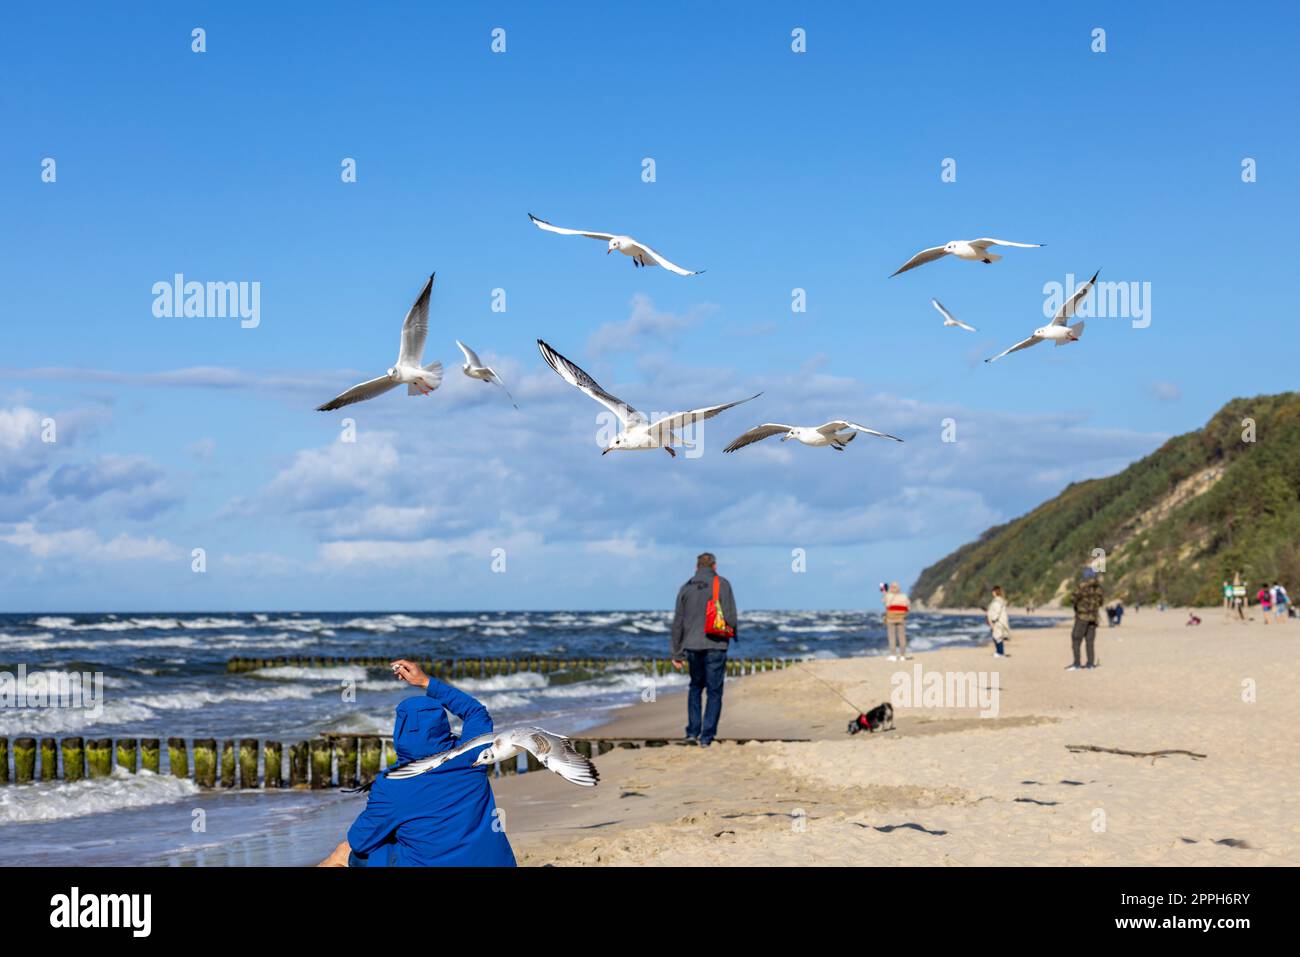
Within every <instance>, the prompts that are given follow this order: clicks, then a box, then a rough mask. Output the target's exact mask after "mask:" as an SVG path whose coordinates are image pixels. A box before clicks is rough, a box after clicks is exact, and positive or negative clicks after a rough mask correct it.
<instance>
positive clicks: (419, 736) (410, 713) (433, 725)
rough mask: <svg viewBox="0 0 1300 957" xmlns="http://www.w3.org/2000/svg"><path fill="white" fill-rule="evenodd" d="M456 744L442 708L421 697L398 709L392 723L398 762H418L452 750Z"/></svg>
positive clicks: (399, 706) (411, 699)
mask: <svg viewBox="0 0 1300 957" xmlns="http://www.w3.org/2000/svg"><path fill="white" fill-rule="evenodd" d="M453 743H454V741H453V738H452V736H451V725H450V724H448V723H447V714H446V712H445V711H444V710H443V707H442V705H441V704H439V703H438V702H437V701H434V700H433V699H432V698H429V697H426V696H425V695H420V697H418V698H407V699H406V700H405V701H403V702H402V703H401V704H399V705H398V706H397V719H396V720H395V721H394V722H393V750H394V751H396V752H397V758H398V760H399V761H416V760H418V759H420V758H427V757H429V755H431V754H438V753H439V752H441V751H446V750H449V749H450V748H451V747H452V745H453Z"/></svg>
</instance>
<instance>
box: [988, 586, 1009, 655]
mask: <svg viewBox="0 0 1300 957" xmlns="http://www.w3.org/2000/svg"><path fill="white" fill-rule="evenodd" d="M985 617H986V618H987V619H988V623H989V630H990V631H992V633H993V657H994V658H1009V657H1011V656H1010V655H1008V654H1007V653H1006V652H1005V651H1004V650H1003V648H1002V643H1003V642H1004V641H1006V640H1007V639H1008V638H1010V637H1011V619H1010V618H1009V617H1008V615H1007V597H1006V595H1005V594H1003V592H1002V586H1001V585H994V586H993V600H992V601H990V602H989V607H988V611H987V612H986V613H985Z"/></svg>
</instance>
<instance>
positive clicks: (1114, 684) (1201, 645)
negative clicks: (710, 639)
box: [495, 609, 1300, 866]
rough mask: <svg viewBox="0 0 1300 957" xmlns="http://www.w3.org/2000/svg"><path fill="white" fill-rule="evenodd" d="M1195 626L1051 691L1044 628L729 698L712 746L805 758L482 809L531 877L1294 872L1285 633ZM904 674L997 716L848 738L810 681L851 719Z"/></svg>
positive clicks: (504, 799) (1101, 651)
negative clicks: (957, 869)
mask: <svg viewBox="0 0 1300 957" xmlns="http://www.w3.org/2000/svg"><path fill="white" fill-rule="evenodd" d="M1045 613H1047V614H1059V612H1051V611H1048V612H1045ZM1200 615H1201V617H1202V619H1203V621H1204V623H1203V624H1202V625H1201V626H1199V627H1186V626H1185V625H1184V622H1185V621H1186V619H1187V612H1186V611H1185V610H1173V609H1171V610H1169V611H1165V612H1158V611H1155V610H1144V611H1142V612H1140V613H1133V612H1132V611H1130V613H1129V614H1128V615H1126V616H1125V620H1124V624H1123V626H1122V627H1119V628H1108V627H1106V626H1105V625H1104V624H1103V625H1102V627H1101V628H1100V629H1099V632H1098V641H1097V645H1098V657H1099V660H1100V667H1098V668H1097V669H1095V670H1091V671H1078V672H1067V671H1065V670H1064V667H1065V665H1067V664H1068V663H1069V661H1070V641H1069V630H1068V627H1067V626H1066V625H1065V624H1061V625H1059V626H1057V627H1053V628H1050V629H1045V630H1041V631H1036V632H1033V633H1022V634H1021V635H1020V637H1017V638H1013V640H1012V642H1011V643H1010V645H1009V646H1008V651H1009V652H1010V657H1008V658H1005V659H996V658H994V657H992V653H991V650H988V649H983V648H950V649H941V650H936V651H932V652H928V653H921V654H917V655H916V656H914V658H913V660H911V661H908V662H905V663H900V662H890V661H888V660H886V659H885V658H884V657H861V658H848V659H837V660H819V661H816V662H813V663H809V664H807V665H803V666H800V667H798V668H792V669H789V670H786V671H781V672H773V673H768V674H760V675H754V676H749V677H745V678H741V679H738V680H732V681H728V683H727V687H726V696H725V707H724V711H723V717H722V724H721V727H720V729H719V734H720V736H724V737H750V736H752V737H763V738H774V737H780V738H800V739H803V738H806V739H808V740H807V741H806V742H804V741H800V742H797V743H754V742H751V743H748V744H743V745H737V744H717V745H715V746H714V747H712V748H710V749H700V748H694V747H663V748H650V749H638V750H615V751H611V752H609V753H607V754H605V755H602V756H601V757H599V758H598V760H597V765H598V768H599V770H600V773H601V784H600V786H599V787H597V788H595V789H593V790H590V791H584V790H579V789H577V788H573V787H572V786H570V785H568V784H566V783H565V782H564V781H562V780H560V779H559V778H557V777H555V776H553V775H545V774H536V775H521V776H518V777H512V778H506V779H500V780H497V781H496V782H495V790H496V796H497V802H498V804H499V806H500V807H502V808H503V809H504V811H505V813H506V823H507V829H508V833H509V834H510V837H511V841H512V843H513V845H514V848H515V851H516V855H517V857H518V859H519V862H520V864H522V865H531V866H542V865H577V864H588V865H589V864H609V865H737V866H758V865H807V864H823V865H890V864H893V865H976V864H990V865H1035V864H1037V865H1056V866H1063V865H1286V864H1291V865H1294V864H1297V863H1300V823H1297V822H1298V821H1300V793H1298V790H1300V789H1297V788H1296V786H1295V785H1296V768H1297V767H1300V740H1298V739H1297V736H1296V734H1295V728H1296V727H1297V723H1298V722H1300V696H1297V695H1296V694H1295V691H1296V675H1297V673H1298V672H1297V665H1300V652H1298V651H1297V641H1300V622H1296V621H1284V622H1281V623H1275V624H1270V625H1268V626H1265V625H1264V624H1263V623H1262V622H1261V621H1259V620H1254V621H1252V622H1249V623H1245V624H1242V623H1230V622H1225V621H1224V619H1223V613H1222V611H1221V610H1220V609H1210V610H1205V611H1202V612H1200ZM918 667H919V668H920V669H921V674H922V679H921V680H922V681H924V680H925V679H924V675H926V674H930V673H934V672H939V673H942V674H943V675H944V677H945V678H946V677H947V675H948V674H949V673H952V674H953V675H958V674H960V673H972V679H973V680H974V681H976V682H977V683H978V684H979V686H980V687H982V688H983V689H985V693H986V694H989V693H991V689H992V688H993V686H994V684H995V683H996V687H997V695H996V699H992V698H990V699H986V701H985V708H984V709H983V710H985V711H992V710H994V709H992V708H990V707H988V704H989V703H990V701H994V700H995V702H996V714H995V715H989V716H983V717H982V716H981V708H980V707H979V706H972V703H971V702H970V701H969V700H968V701H967V702H966V706H965V707H956V706H947V705H945V706H937V707H936V706H926V705H925V703H924V702H920V706H917V705H916V703H914V706H912V707H899V708H898V709H897V715H896V729H895V730H894V731H891V732H885V733H878V734H870V735H868V734H860V735H857V736H852V737H851V736H849V735H848V734H846V732H845V726H846V725H847V723H848V721H849V720H850V719H851V718H852V717H853V716H854V715H853V711H852V710H851V709H850V707H849V706H848V705H847V704H845V703H844V702H843V701H841V700H840V699H839V698H837V697H836V695H835V694H834V693H832V692H831V691H830V690H829V689H828V688H826V687H825V686H824V685H822V684H820V683H819V682H818V681H817V680H815V679H814V678H813V677H812V674H815V675H817V676H818V677H820V678H822V679H823V680H825V681H827V682H829V683H830V684H832V685H834V686H835V687H836V688H837V689H839V690H840V691H841V692H842V693H843V694H844V695H846V696H847V697H848V698H849V699H850V700H852V701H854V702H855V703H858V704H860V705H861V706H862V707H864V708H869V707H872V706H874V705H876V704H879V703H881V702H884V701H888V700H890V698H891V687H892V684H891V681H892V679H893V676H894V675H895V674H896V673H899V672H902V673H903V675H904V677H905V678H906V680H907V681H908V683H909V684H912V683H914V682H915V680H916V677H915V671H914V669H916V668H918ZM810 673H811V674H810ZM684 714H685V702H684V700H683V698H682V695H681V694H680V693H676V694H666V695H663V696H661V697H660V698H659V699H658V700H657V701H654V702H652V703H643V704H638V705H635V706H633V707H630V708H628V709H626V710H625V711H623V712H621V714H620V717H619V718H618V719H617V720H615V721H613V722H611V723H609V724H607V725H605V726H603V727H601V728H599V729H595V730H593V731H590V732H587V733H588V734H589V735H590V736H592V737H596V736H601V737H614V736H627V737H642V736H643V737H663V736H670V737H677V736H680V735H681V733H682V727H683V724H684ZM1068 746H1091V747H1097V748H1109V749H1119V750H1123V751H1132V752H1154V751H1164V750H1179V751H1188V752H1193V753H1194V754H1197V755H1204V757H1203V758H1201V757H1193V756H1191V755H1186V754H1169V755H1166V756H1162V757H1135V756H1130V755H1125V754H1116V753H1106V752H1097V751H1072V750H1070V749H1069V747H1068Z"/></svg>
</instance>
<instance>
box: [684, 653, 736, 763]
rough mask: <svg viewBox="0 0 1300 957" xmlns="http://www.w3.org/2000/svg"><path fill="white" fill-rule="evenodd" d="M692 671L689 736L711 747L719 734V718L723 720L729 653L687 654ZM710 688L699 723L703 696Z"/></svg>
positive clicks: (687, 706)
mask: <svg viewBox="0 0 1300 957" xmlns="http://www.w3.org/2000/svg"><path fill="white" fill-rule="evenodd" d="M686 661H687V664H689V665H690V669H691V687H690V689H689V690H688V691H687V692H686V736H687V737H688V738H699V739H700V743H701V744H709V743H710V742H712V741H713V739H714V738H715V737H716V736H717V734H718V719H719V718H720V717H722V682H723V679H724V678H726V677H727V650H726V649H725V648H718V649H711V650H709V651H690V650H688V651H687V652H686ZM705 688H708V689H709V701H708V704H706V705H705V706H704V723H703V725H701V724H700V697H701V695H703V694H704V689H705Z"/></svg>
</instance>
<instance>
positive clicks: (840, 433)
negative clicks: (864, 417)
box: [722, 419, 903, 452]
mask: <svg viewBox="0 0 1300 957" xmlns="http://www.w3.org/2000/svg"><path fill="white" fill-rule="evenodd" d="M859 432H861V433H863V434H864V435H874V436H876V437H877V438H881V439H893V440H894V441H895V442H901V441H903V440H902V439H900V438H899V437H898V436H896V435H890V434H889V433H888V432H877V431H876V430H875V429H869V428H867V427H866V426H865V425H858V424H857V423H856V422H849V421H848V420H847V419H835V420H833V421H831V422H827V423H825V424H824V425H818V426H810V425H782V424H780V423H777V422H767V423H764V424H763V425H760V426H756V427H755V428H752V429H750V430H749V431H748V432H746V433H744V434H743V435H739V436H737V437H736V438H734V439H732V440H731V444H730V445H728V446H727V447H726V448H725V449H723V450H722V451H724V452H734V451H736V450H737V449H743V448H744V447H745V446H747V445H753V444H754V443H755V442H761V441H763V439H767V438H771V437H772V436H774V435H780V436H781V441H782V442H786V441H788V440H790V439H794V440H795V441H796V442H802V443H803V444H804V445H811V446H812V447H813V448H825V447H826V446H829V447H830V448H833V449H834V450H835V451H837V452H843V451H844V446H846V445H848V444H849V443H850V442H852V441H853V440H854V438H856V437H857V434H858V433H859ZM782 433H785V434H784V435H782Z"/></svg>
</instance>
